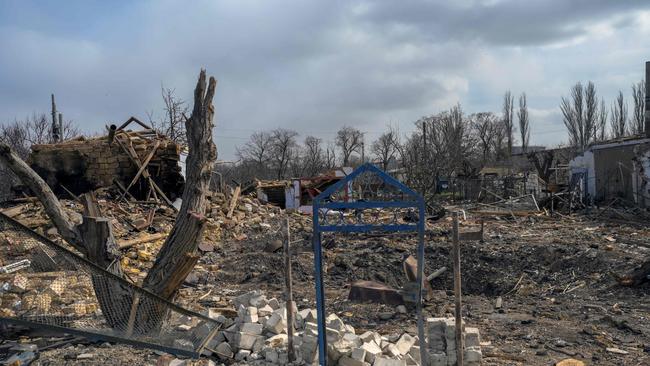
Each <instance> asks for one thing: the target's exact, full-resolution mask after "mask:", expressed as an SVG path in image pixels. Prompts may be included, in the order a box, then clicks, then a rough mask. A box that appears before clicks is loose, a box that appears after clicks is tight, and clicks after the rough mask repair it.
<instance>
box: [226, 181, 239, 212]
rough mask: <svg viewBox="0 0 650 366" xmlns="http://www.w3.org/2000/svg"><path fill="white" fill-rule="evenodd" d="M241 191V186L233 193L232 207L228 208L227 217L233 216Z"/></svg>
mask: <svg viewBox="0 0 650 366" xmlns="http://www.w3.org/2000/svg"><path fill="white" fill-rule="evenodd" d="M240 192H241V186H237V188H235V193H233V195H232V198H231V199H230V207H229V208H228V214H227V215H226V217H227V218H232V214H233V212H235V207H236V206H237V200H238V199H239V193H240Z"/></svg>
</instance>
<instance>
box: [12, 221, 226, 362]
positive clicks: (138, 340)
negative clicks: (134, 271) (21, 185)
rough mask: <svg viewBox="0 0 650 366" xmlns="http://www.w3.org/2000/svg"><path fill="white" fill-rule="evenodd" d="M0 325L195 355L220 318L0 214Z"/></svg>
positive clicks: (216, 326) (211, 334)
mask: <svg viewBox="0 0 650 366" xmlns="http://www.w3.org/2000/svg"><path fill="white" fill-rule="evenodd" d="M2 241H4V242H5V243H4V245H1V246H0V265H2V267H1V268H2V269H3V271H2V272H4V273H0V322H2V323H13V324H20V325H28V326H33V327H39V328H50V329H55V330H59V331H62V332H65V333H69V334H80V335H84V336H87V337H90V338H95V339H98V340H107V341H116V342H122V343H127V344H133V345H137V346H141V347H147V348H153V349H160V350H164V351H166V352H170V353H175V354H183V355H190V356H196V355H198V354H200V352H201V350H202V348H203V347H204V346H205V345H206V344H207V342H209V341H210V339H211V338H212V337H213V336H214V335H215V334H216V332H217V331H218V329H219V327H220V325H221V324H220V323H219V322H217V321H216V320H214V319H211V318H209V317H207V316H204V315H202V314H198V313H195V312H192V311H189V310H187V309H184V308H181V307H179V306H177V305H175V304H173V303H171V302H169V301H166V300H165V299H162V298H160V297H158V296H157V295H155V294H152V293H150V292H148V291H146V290H144V289H142V288H140V287H138V286H136V285H134V284H132V283H130V282H128V281H126V280H125V279H122V278H121V277H119V276H116V275H115V274H113V273H111V272H109V271H107V270H104V269H102V268H101V267H99V266H97V265H95V264H94V263H92V262H90V261H88V260H86V259H85V258H83V257H81V256H79V255H77V254H76V253H74V252H72V251H70V250H68V249H67V248H65V247H64V246H62V245H60V244H57V243H55V242H53V241H51V240H49V239H47V238H45V237H43V236H41V235H39V234H37V233H35V232H33V231H32V230H30V229H29V228H27V227H25V226H23V225H22V224H20V223H19V222H17V221H14V220H13V219H11V218H9V217H7V216H5V215H2V214H0V243H1V242H2Z"/></svg>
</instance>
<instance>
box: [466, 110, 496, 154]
mask: <svg viewBox="0 0 650 366" xmlns="http://www.w3.org/2000/svg"><path fill="white" fill-rule="evenodd" d="M470 121H471V123H472V130H473V131H474V134H475V135H476V137H477V138H478V142H479V144H480V150H481V157H482V159H481V160H482V165H485V164H486V163H487V162H488V161H490V160H491V159H492V153H493V152H496V151H497V150H496V149H495V142H494V141H495V139H501V140H500V142H499V144H502V143H503V134H501V135H500V134H499V132H498V131H497V130H498V129H499V128H500V126H499V125H498V124H499V123H498V120H497V118H496V116H495V115H494V114H493V113H491V112H481V113H475V114H473V115H471V116H470ZM495 155H496V153H495Z"/></svg>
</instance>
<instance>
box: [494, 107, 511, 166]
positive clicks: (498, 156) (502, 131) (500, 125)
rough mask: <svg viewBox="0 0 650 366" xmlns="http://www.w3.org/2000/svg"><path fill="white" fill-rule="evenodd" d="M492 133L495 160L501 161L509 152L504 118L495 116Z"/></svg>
mask: <svg viewBox="0 0 650 366" xmlns="http://www.w3.org/2000/svg"><path fill="white" fill-rule="evenodd" d="M492 133H493V138H492V151H494V160H496V161H499V160H502V159H504V158H505V157H506V153H507V136H506V134H507V132H506V126H505V123H504V121H503V119H499V118H497V117H496V116H495V121H494V124H493V129H492Z"/></svg>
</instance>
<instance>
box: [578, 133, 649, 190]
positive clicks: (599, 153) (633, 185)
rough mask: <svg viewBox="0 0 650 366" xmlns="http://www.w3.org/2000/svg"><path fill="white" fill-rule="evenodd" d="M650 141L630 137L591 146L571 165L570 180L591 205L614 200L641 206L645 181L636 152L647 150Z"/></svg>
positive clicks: (639, 136) (645, 138) (642, 137)
mask: <svg viewBox="0 0 650 366" xmlns="http://www.w3.org/2000/svg"><path fill="white" fill-rule="evenodd" d="M649 143H650V138H647V137H645V136H642V135H637V136H629V137H624V138H619V139H614V140H609V141H603V142H599V143H595V144H592V145H591V146H590V147H589V148H587V149H586V150H585V151H584V152H583V153H582V154H580V155H578V156H577V157H575V158H574V159H573V160H571V162H570V163H569V167H570V177H569V178H570V180H571V182H572V184H573V185H575V186H577V187H578V189H579V190H580V191H581V192H582V196H583V197H584V198H586V199H587V200H588V201H591V202H602V201H606V200H610V199H613V198H619V199H623V200H625V201H628V202H638V196H639V192H638V191H639V187H641V186H642V185H643V182H644V179H646V178H643V176H642V175H641V174H640V172H639V168H640V167H641V166H640V165H639V164H642V162H641V160H640V157H638V156H637V151H639V149H640V148H642V147H644V146H648V144H649Z"/></svg>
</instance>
